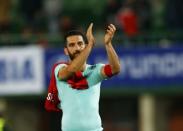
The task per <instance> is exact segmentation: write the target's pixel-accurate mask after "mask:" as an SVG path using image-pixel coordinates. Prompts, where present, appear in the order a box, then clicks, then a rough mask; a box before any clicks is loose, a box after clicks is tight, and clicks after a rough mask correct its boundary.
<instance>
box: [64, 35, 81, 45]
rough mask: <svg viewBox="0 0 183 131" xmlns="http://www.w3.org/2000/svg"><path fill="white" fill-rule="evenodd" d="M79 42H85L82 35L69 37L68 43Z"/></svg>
mask: <svg viewBox="0 0 183 131" xmlns="http://www.w3.org/2000/svg"><path fill="white" fill-rule="evenodd" d="M78 41H83V42H84V40H83V37H82V36H81V35H72V36H68V37H67V43H75V42H78Z"/></svg>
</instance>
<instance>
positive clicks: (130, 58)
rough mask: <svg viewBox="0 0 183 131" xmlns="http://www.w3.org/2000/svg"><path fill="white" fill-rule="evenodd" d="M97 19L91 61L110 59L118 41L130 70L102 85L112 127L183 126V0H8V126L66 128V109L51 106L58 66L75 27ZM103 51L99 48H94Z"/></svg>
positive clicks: (154, 130) (158, 129) (108, 128)
mask: <svg viewBox="0 0 183 131" xmlns="http://www.w3.org/2000/svg"><path fill="white" fill-rule="evenodd" d="M90 22H93V23H94V29H93V30H94V35H95V37H96V41H97V43H96V47H95V48H94V51H93V52H92V54H91V56H90V58H89V61H88V62H89V63H95V62H106V60H107V59H106V55H105V49H104V48H103V45H102V43H103V35H104V30H105V28H106V25H107V24H109V23H114V24H115V25H116V26H117V29H118V30H117V33H116V36H115V38H114V41H113V45H114V46H115V48H116V50H117V52H118V54H119V56H120V60H121V65H122V72H121V73H120V74H119V75H118V76H117V77H114V78H112V79H111V80H110V81H106V82H104V83H103V85H102V92H101V101H100V113H101V117H102V120H103V127H104V129H105V131H183V45H182V44H183V31H182V30H183V1H182V0H101V1H99V0H87V1H86V0H0V118H2V119H0V131H1V125H2V124H3V120H6V127H7V128H8V130H9V131H59V130H60V116H61V115H62V114H61V113H48V112H46V111H45V110H44V99H45V97H46V91H47V87H48V82H49V76H50V68H51V66H52V64H53V63H54V62H56V61H58V60H65V59H66V58H65V56H64V55H63V50H62V47H63V35H64V33H65V32H66V31H67V30H70V29H80V30H82V31H85V29H86V27H87V26H88V25H89V23H90ZM94 54H95V55H94Z"/></svg>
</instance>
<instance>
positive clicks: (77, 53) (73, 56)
mask: <svg viewBox="0 0 183 131" xmlns="http://www.w3.org/2000/svg"><path fill="white" fill-rule="evenodd" d="M68 54H69V57H70V59H71V60H74V59H75V58H76V57H77V56H78V55H79V54H80V51H78V50H77V51H76V52H74V53H73V54H72V53H71V52H69V51H68Z"/></svg>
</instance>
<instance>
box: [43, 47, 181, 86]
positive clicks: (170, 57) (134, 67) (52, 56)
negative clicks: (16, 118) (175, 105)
mask: <svg viewBox="0 0 183 131" xmlns="http://www.w3.org/2000/svg"><path fill="white" fill-rule="evenodd" d="M116 51H117V54H118V55H119V59H120V62H121V72H120V74H118V75H117V76H114V77H113V78H111V79H110V80H106V81H104V82H103V85H102V86H103V87H104V88H111V87H115V88H126V87H128V88H129V87H130V88H138V87H145V88H161V87H166V86H180V85H183V48H166V49H163V48H137V49H134V48H133V49H123V48H122V47H119V48H118V49H117V50H116ZM45 58H46V63H45V65H46V72H47V76H46V79H47V82H49V79H50V78H49V77H50V71H51V66H52V65H53V64H54V63H55V62H56V61H67V57H66V56H65V55H64V54H63V51H62V50H58V49H50V50H47V51H46V57H45ZM88 63H89V64H95V63H104V64H105V63H108V59H107V54H106V51H105V48H94V49H93V51H92V52H91V54H90V56H89V58H88ZM47 84H48V83H47Z"/></svg>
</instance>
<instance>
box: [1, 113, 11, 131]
mask: <svg viewBox="0 0 183 131" xmlns="http://www.w3.org/2000/svg"><path fill="white" fill-rule="evenodd" d="M0 131H10V129H9V128H8V126H7V123H6V120H5V118H4V117H3V114H2V112H0Z"/></svg>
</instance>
